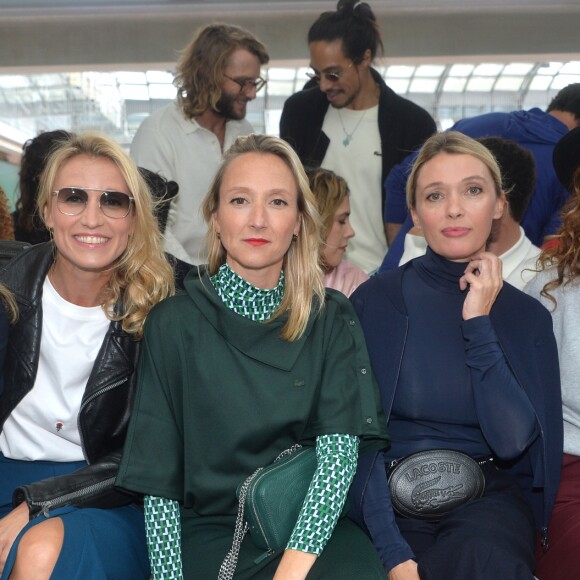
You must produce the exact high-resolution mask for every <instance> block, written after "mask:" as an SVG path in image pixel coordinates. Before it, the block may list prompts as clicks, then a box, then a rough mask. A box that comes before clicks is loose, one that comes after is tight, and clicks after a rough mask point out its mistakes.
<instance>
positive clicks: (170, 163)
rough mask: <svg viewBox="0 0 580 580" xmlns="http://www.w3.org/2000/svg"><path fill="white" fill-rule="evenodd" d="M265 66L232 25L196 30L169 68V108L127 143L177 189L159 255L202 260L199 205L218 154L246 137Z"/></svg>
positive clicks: (255, 44) (252, 41)
mask: <svg viewBox="0 0 580 580" xmlns="http://www.w3.org/2000/svg"><path fill="white" fill-rule="evenodd" d="M268 61H269V56H268V53H267V52H266V48H265V47H264V45H263V44H262V43H261V42H260V41H259V40H257V39H256V38H255V37H254V36H253V35H252V34H250V33H249V32H248V31H246V30H244V29H242V28H240V27H238V26H231V25H228V24H219V23H218V24H209V25H207V26H204V27H202V28H200V29H199V30H198V31H197V32H196V34H195V35H194V37H193V38H192V40H191V41H190V43H189V44H188V45H187V46H186V47H185V48H184V49H183V51H182V52H181V56H180V58H179V61H178V63H177V67H176V75H175V79H174V84H175V86H176V87H177V99H176V101H175V102H174V103H171V104H169V105H167V106H165V107H163V108H162V109H160V110H159V111H156V112H155V113H153V114H152V115H151V116H150V117H148V118H147V119H145V121H144V122H143V123H142V125H141V126H140V127H139V130H138V131H137V133H136V135H135V138H134V139H133V143H132V145H131V156H132V157H133V158H134V159H135V160H136V162H137V164H138V165H139V166H141V167H145V168H147V169H149V170H151V171H155V172H157V173H160V174H161V175H162V176H163V177H165V178H166V179H168V180H172V181H175V182H177V184H178V185H179V194H178V196H177V198H176V200H175V201H174V202H173V203H172V206H171V209H170V212H169V218H168V223H167V228H166V231H165V238H166V241H165V250H166V251H167V252H169V253H170V254H173V255H174V256H176V257H178V258H180V259H182V260H185V261H186V262H189V263H190V264H199V263H204V262H205V260H206V250H205V246H204V236H205V232H206V227H205V224H204V223H203V218H202V217H201V215H200V214H199V211H198V210H199V206H200V204H201V200H202V199H203V196H204V195H205V193H206V191H207V189H208V187H209V184H210V182H211V180H212V178H213V176H214V173H215V171H216V169H217V168H218V166H219V164H220V162H221V158H222V152H223V151H225V150H226V149H227V148H228V147H229V146H230V145H231V144H232V143H233V142H234V141H235V140H236V138H237V137H238V136H240V135H247V134H249V133H251V132H252V131H253V128H252V125H251V124H250V123H249V122H248V121H246V119H245V117H246V107H247V104H248V102H250V101H251V100H253V99H255V98H256V94H257V92H258V91H259V90H260V89H261V88H262V87H263V86H264V85H265V80H264V79H262V78H261V77H260V67H261V66H263V65H265V64H267V63H268Z"/></svg>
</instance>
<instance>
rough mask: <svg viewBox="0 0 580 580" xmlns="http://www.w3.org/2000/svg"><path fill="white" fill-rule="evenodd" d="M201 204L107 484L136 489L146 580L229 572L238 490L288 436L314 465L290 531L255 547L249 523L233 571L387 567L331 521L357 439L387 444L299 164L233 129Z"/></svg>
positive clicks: (354, 532) (357, 337)
mask: <svg viewBox="0 0 580 580" xmlns="http://www.w3.org/2000/svg"><path fill="white" fill-rule="evenodd" d="M203 212H204V216H205V219H206V222H207V224H208V250H209V254H208V255H209V265H208V268H207V272H206V273H201V272H197V271H194V272H191V273H190V274H189V276H188V278H187V279H186V281H185V288H186V292H185V293H183V294H181V295H179V296H176V297H174V298H171V299H169V300H167V301H165V302H164V303H162V304H160V305H159V307H158V308H155V309H154V311H153V312H152V313H151V315H150V317H149V319H148V321H147V326H146V329H145V340H144V348H143V351H142V356H141V360H140V367H139V372H138V376H139V389H138V394H137V401H136V405H135V409H134V414H133V418H132V423H131V426H130V432H129V436H128V439H127V446H126V448H125V454H124V457H123V462H122V467H121V470H120V473H119V477H118V480H117V484H118V485H119V486H121V487H124V488H126V489H129V490H132V491H137V492H140V493H143V494H145V495H146V498H145V508H146V519H147V522H148V543H149V554H150V559H151V563H152V570H153V575H154V578H163V579H168V578H181V577H184V578H188V579H189V578H190V579H203V580H206V579H210V578H218V576H219V577H220V578H225V577H228V576H227V575H223V571H222V572H220V565H221V563H222V561H223V560H224V557H225V556H226V554H227V553H228V550H229V549H230V547H231V545H232V539H233V534H234V527H235V520H236V513H237V509H238V504H237V500H236V488H237V487H238V485H239V484H240V483H241V482H242V481H244V480H245V479H246V477H247V476H248V475H250V474H251V473H253V472H254V471H255V470H256V469H257V468H259V467H262V466H265V465H268V464H270V463H271V462H272V461H273V460H274V459H275V458H276V457H277V456H278V455H279V454H280V453H281V452H282V451H284V450H285V449H287V448H290V447H292V446H293V445H295V444H297V443H299V444H302V445H311V446H315V447H316V455H317V468H316V471H315V473H314V476H313V479H312V482H311V484H310V487H309V490H308V493H307V495H306V498H305V500H304V504H303V506H302V509H301V511H300V514H299V516H298V519H297V521H296V524H295V526H294V530H293V532H292V535H291V537H290V540H289V542H288V544H287V546H286V547H285V549H281V550H279V551H278V552H274V553H270V552H267V553H266V554H264V551H263V550H260V549H259V548H257V547H256V546H255V545H254V544H253V542H252V538H251V536H250V535H246V537H245V538H244V539H243V542H242V544H241V550H240V553H239V559H238V562H237V567H236V571H235V575H234V578H236V579H238V578H240V579H241V578H272V577H274V578H276V579H277V580H279V579H284V578H306V577H308V578H309V579H312V578H334V579H340V578H344V579H347V578H348V579H352V578H357V579H358V580H364V579H371V578H373V579H374V578H377V579H379V578H384V577H385V572H384V569H383V568H382V565H381V564H380V562H379V561H378V559H377V556H376V553H375V552H374V550H373V548H372V545H371V544H370V542H369V540H368V538H367V537H366V536H365V535H364V534H363V533H362V532H361V530H360V529H359V528H358V527H356V525H354V524H353V523H352V522H350V520H348V519H346V518H345V519H339V516H340V514H341V511H342V509H343V506H344V503H345V501H346V495H347V491H348V488H349V485H350V482H351V480H352V477H353V475H354V472H355V470H356V463H357V457H358V453H359V450H360V451H363V450H364V451H366V450H367V449H369V450H370V449H379V448H383V447H385V445H386V443H387V437H386V427H385V420H384V418H383V413H382V411H381V409H380V402H379V397H378V393H377V388H376V384H375V381H374V377H373V375H372V372H371V369H370V365H369V361H368V355H367V352H366V349H365V346H364V340H363V338H362V334H361V332H360V329H359V324H358V320H357V319H356V316H355V314H354V312H353V310H352V308H351V305H350V303H349V302H348V300H347V299H346V298H345V297H344V296H342V295H341V294H339V293H338V292H334V291H332V290H329V291H326V292H325V291H324V288H323V287H322V282H321V280H322V276H321V271H320V266H319V264H318V259H317V258H318V251H319V244H320V237H319V230H320V228H319V217H318V214H317V211H316V208H315V202H314V199H313V196H312V193H311V191H310V189H309V186H308V180H307V177H306V175H305V173H304V170H303V168H302V166H301V164H300V161H299V160H298V158H297V157H296V155H295V153H294V151H293V150H292V149H291V147H289V146H288V145H287V144H286V143H285V142H284V141H282V140H280V139H278V138H275V137H268V136H263V135H250V136H248V137H241V138H239V139H238V140H237V141H236V143H235V144H234V145H233V146H232V148H231V149H230V150H229V151H228V152H227V153H226V155H225V159H224V161H223V164H222V166H221V168H220V169H219V171H218V173H217V175H216V177H215V179H214V182H213V184H212V186H211V188H210V191H209V192H208V194H207V196H206V198H205V201H204V204H203ZM180 539H181V541H180Z"/></svg>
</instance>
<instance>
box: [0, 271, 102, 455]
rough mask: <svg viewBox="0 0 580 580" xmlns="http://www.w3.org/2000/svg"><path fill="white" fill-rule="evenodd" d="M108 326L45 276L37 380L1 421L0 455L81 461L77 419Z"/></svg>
mask: <svg viewBox="0 0 580 580" xmlns="http://www.w3.org/2000/svg"><path fill="white" fill-rule="evenodd" d="M109 325H110V320H109V319H108V318H107V317H106V316H105V313H104V312H103V309H102V308H101V307H100V306H95V307H91V308H85V307H83V306H77V305H76V304H71V303H70V302H67V301H66V300H64V298H62V297H61V296H60V295H59V294H58V293H57V292H56V290H55V289H54V287H53V286H52V284H51V283H50V281H49V279H48V276H47V277H46V278H45V281H44V285H43V289H42V334H41V338H40V359H39V362H38V370H37V373H36V379H35V381H34V387H33V389H32V390H31V391H30V392H29V393H27V395H26V396H25V397H24V398H23V399H22V400H21V401H20V403H18V405H17V406H16V408H15V409H14V410H13V411H12V413H11V414H10V416H9V417H8V419H6V422H5V423H4V427H3V429H2V433H1V434H0V451H1V452H2V453H3V455H4V456H5V457H9V458H10V459H19V460H24V461H40V460H44V461H80V460H82V459H84V457H83V451H82V447H81V438H80V433H79V430H78V425H77V417H78V414H79V410H80V407H81V401H82V398H83V394H84V392H85V387H86V384H87V381H88V379H89V376H90V374H91V371H92V369H93V366H94V363H95V359H96V358H97V354H98V352H99V350H100V348H101V345H102V343H103V339H104V337H105V334H106V333H107V330H108V328H109Z"/></svg>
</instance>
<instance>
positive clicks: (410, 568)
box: [387, 560, 420, 580]
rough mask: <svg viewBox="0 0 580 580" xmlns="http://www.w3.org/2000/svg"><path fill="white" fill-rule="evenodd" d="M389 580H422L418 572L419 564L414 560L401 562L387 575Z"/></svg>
mask: <svg viewBox="0 0 580 580" xmlns="http://www.w3.org/2000/svg"><path fill="white" fill-rule="evenodd" d="M387 579H388V580H420V578H419V572H418V570H417V562H415V561H414V560H407V561H406V562H401V563H400V564H398V565H397V566H395V567H394V568H391V571H390V572H389V573H388V575H387Z"/></svg>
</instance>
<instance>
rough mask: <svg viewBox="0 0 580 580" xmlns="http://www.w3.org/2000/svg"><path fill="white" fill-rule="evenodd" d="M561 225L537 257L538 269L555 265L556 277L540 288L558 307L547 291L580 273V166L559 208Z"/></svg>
mask: <svg viewBox="0 0 580 580" xmlns="http://www.w3.org/2000/svg"><path fill="white" fill-rule="evenodd" d="M561 216H562V225H561V226H560V229H559V230H558V232H557V233H556V234H555V235H553V236H548V238H547V239H548V241H551V242H552V243H551V244H548V245H547V246H546V247H545V248H544V249H543V250H542V253H541V254H540V257H539V258H538V264H539V269H540V271H541V270H545V269H547V268H550V267H552V266H554V267H555V268H556V273H557V276H556V278H555V279H554V280H550V281H549V282H548V283H547V284H545V285H544V287H543V288H542V292H541V295H542V296H544V297H545V298H547V299H548V300H550V301H551V302H553V304H554V307H556V306H557V302H556V298H554V296H552V294H550V292H551V291H552V290H555V289H556V288H558V287H559V286H564V285H565V284H567V283H568V282H570V281H572V280H574V279H575V278H577V277H578V275H580V167H577V168H576V171H575V172H574V176H573V178H572V188H571V193H570V197H569V198H568V201H567V202H566V203H565V205H564V207H563V208H562V213H561Z"/></svg>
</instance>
